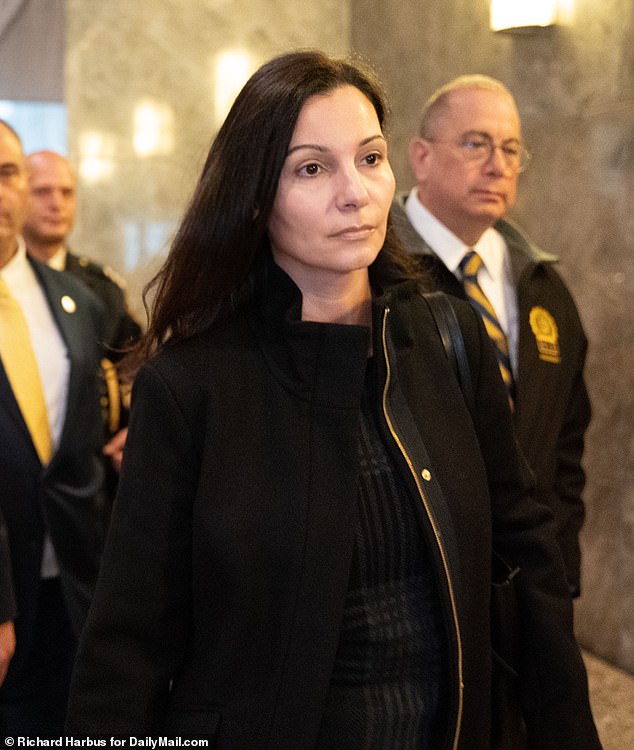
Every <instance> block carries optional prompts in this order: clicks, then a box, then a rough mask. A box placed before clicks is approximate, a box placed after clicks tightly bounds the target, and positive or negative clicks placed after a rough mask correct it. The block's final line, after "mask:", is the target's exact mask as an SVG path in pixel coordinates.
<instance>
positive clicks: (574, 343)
mask: <svg viewBox="0 0 634 750" xmlns="http://www.w3.org/2000/svg"><path fill="white" fill-rule="evenodd" d="M401 204H402V201H401V200H397V201H395V202H394V204H393V206H392V220H393V222H394V227H395V230H396V232H397V234H398V236H399V238H400V239H401V241H402V243H403V244H404V246H405V248H406V249H407V250H408V251H409V252H411V253H414V254H416V255H418V256H419V258H420V262H421V264H422V265H423V267H424V268H426V269H427V270H428V271H429V272H430V273H431V274H432V277H433V280H434V282H435V284H436V286H437V287H438V288H440V289H442V290H443V291H445V292H448V293H449V294H452V295H454V296H456V297H461V298H462V299H464V298H465V293H464V289H463V288H462V284H461V283H460V282H459V281H458V280H457V279H456V277H455V276H454V275H453V273H451V271H449V269H448V268H447V267H446V266H445V265H444V264H443V262H442V261H441V260H440V258H438V256H436V255H435V254H434V253H433V251H432V249H431V248H430V247H429V245H428V244H427V243H426V242H425V240H424V239H423V238H422V237H421V236H420V235H419V234H418V233H417V232H416V231H415V230H414V228H413V227H412V225H411V224H410V222H409V219H408V218H407V214H405V212H404V211H403V208H402V205H401ZM495 228H496V229H497V230H498V231H499V232H500V233H501V234H502V236H503V237H504V239H505V240H506V243H507V245H508V248H509V252H510V259H511V267H512V270H513V276H514V281H515V286H516V290H517V302H518V313H519V337H518V349H519V357H518V372H517V373H514V375H515V388H516V391H515V412H514V421H515V428H516V430H517V436H518V438H519V442H520V445H521V447H522V450H523V451H524V454H525V456H526V458H527V459H528V463H529V464H530V466H531V468H532V469H533V471H534V473H535V477H536V482H537V499H538V500H540V501H541V502H543V503H544V504H546V505H548V506H549V507H550V508H551V510H552V511H553V513H554V515H555V518H556V521H557V534H558V541H559V545H560V548H561V551H562V553H563V557H564V563H565V567H566V575H567V578H568V584H569V586H570V590H571V593H572V594H573V595H578V594H579V592H580V566H581V554H580V550H579V530H580V529H581V526H582V524H583V520H584V515H585V511H584V505H583V500H582V491H583V487H584V485H585V474H584V471H583V468H582V466H581V458H582V455H583V447H584V435H585V431H586V429H587V427H588V424H589V422H590V402H589V400H588V394H587V391H586V387H585V383H584V379H583V367H584V363H585V357H586V350H587V340H586V336H585V333H584V331H583V327H582V325H581V321H580V319H579V314H578V312H577V308H576V306H575V303H574V301H573V299H572V296H571V295H570V292H569V291H568V289H567V288H566V286H565V284H564V282H563V281H562V279H561V277H560V276H559V274H558V273H557V271H556V270H555V268H554V263H555V261H556V260H557V258H556V257H555V256H554V255H551V254H550V253H546V252H544V251H543V250H540V249H539V248H537V247H536V246H535V245H533V244H532V243H530V242H529V241H528V240H527V239H526V237H525V236H524V235H523V233H522V232H521V231H520V230H519V229H518V228H517V227H516V226H515V225H513V224H512V223H510V222H509V221H499V222H498V223H497V224H496V225H495ZM535 308H544V309H545V310H547V311H548V313H549V314H550V315H551V316H552V319H554V321H555V324H556V326H557V329H558V346H559V350H560V351H559V360H560V361H558V362H550V361H545V360H544V359H542V358H541V357H540V351H539V346H538V340H537V336H536V335H535V333H534V332H533V329H532V327H531V322H530V318H531V311H533V310H534V309H535Z"/></svg>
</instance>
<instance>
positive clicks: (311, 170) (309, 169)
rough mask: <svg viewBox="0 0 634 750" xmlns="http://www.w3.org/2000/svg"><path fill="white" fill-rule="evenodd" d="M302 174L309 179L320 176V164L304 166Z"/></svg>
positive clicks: (301, 169) (301, 170)
mask: <svg viewBox="0 0 634 750" xmlns="http://www.w3.org/2000/svg"><path fill="white" fill-rule="evenodd" d="M299 171H300V173H301V174H305V175H308V177H314V176H315V175H317V174H319V172H320V171H321V167H320V166H319V164H314V163H313V164H304V166H303V167H301V168H300V170H299Z"/></svg>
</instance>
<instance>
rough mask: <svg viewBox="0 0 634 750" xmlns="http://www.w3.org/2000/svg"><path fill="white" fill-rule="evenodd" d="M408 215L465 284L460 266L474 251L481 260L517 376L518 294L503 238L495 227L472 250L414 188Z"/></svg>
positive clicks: (482, 281)
mask: <svg viewBox="0 0 634 750" xmlns="http://www.w3.org/2000/svg"><path fill="white" fill-rule="evenodd" d="M405 213H406V214H407V217H408V218H409V220H410V223H411V225H412V226H413V227H414V229H415V230H416V231H417V232H418V234H419V235H420V236H421V237H422V238H423V239H424V240H425V242H426V243H427V244H428V245H429V247H430V248H431V249H432V250H433V251H434V253H435V254H436V255H437V256H438V257H439V258H440V260H442V262H443V263H444V264H445V265H446V266H447V268H448V269H449V270H450V271H451V272H452V273H453V274H454V276H455V277H456V278H457V279H458V280H459V281H460V282H462V275H461V273H460V262H461V261H462V259H463V258H464V256H465V255H466V254H467V253H468V252H469V251H470V250H475V251H476V252H477V253H478V255H479V256H480V257H481V258H482V264H483V265H482V267H481V268H480V270H479V272H478V283H479V284H480V287H481V289H482V291H483V292H484V294H486V296H487V298H488V299H489V302H490V303H491V305H492V306H493V309H494V310H495V314H496V315H497V318H498V321H499V322H500V326H501V327H502V330H503V331H504V333H505V334H506V339H507V342H508V345H509V353H510V357H511V367H512V368H513V372H517V339H518V309H517V292H516V290H515V285H514V284H513V278H512V274H511V264H510V260H509V257H508V248H507V246H506V242H505V241H504V238H503V237H502V235H501V234H500V233H499V232H498V231H497V230H496V229H494V228H493V227H490V228H489V229H487V230H486V231H485V232H484V233H483V234H482V236H481V237H480V239H479V240H478V241H477V242H476V244H475V245H474V246H473V247H469V246H467V245H465V244H464V242H463V241H462V240H461V239H460V238H458V237H456V235H455V234H454V233H453V232H452V231H451V230H450V229H448V228H447V227H446V226H445V225H444V224H443V223H442V222H440V221H439V220H438V219H437V218H436V217H435V216H434V215H433V214H432V213H431V212H430V211H429V210H428V209H427V208H425V206H423V204H422V203H421V202H420V200H419V199H418V189H417V188H416V187H414V188H412V190H411V192H410V194H409V196H408V197H407V200H406V201H405Z"/></svg>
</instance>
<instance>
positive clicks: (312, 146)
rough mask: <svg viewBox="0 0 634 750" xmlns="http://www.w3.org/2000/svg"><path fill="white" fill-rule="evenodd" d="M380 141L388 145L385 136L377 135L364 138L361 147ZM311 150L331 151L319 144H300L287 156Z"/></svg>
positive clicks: (290, 150)
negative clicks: (295, 152)
mask: <svg viewBox="0 0 634 750" xmlns="http://www.w3.org/2000/svg"><path fill="white" fill-rule="evenodd" d="M375 140H380V141H383V142H384V143H387V139H386V138H385V136H384V135H381V134H377V135H371V136H369V137H368V138H364V139H363V140H362V141H361V142H360V143H359V147H362V146H367V144H368V143H371V142H372V141H375ZM303 148H306V149H310V150H311V151H320V152H322V153H326V152H327V151H330V149H329V148H328V147H326V146H321V145H320V144H318V143H298V144H297V145H296V146H291V147H289V149H288V151H287V152H286V155H287V156H288V155H289V154H292V153H293V152H294V151H299V150H300V149H303Z"/></svg>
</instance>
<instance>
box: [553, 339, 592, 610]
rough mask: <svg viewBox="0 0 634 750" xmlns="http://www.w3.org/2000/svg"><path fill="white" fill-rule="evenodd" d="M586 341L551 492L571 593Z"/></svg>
mask: <svg viewBox="0 0 634 750" xmlns="http://www.w3.org/2000/svg"><path fill="white" fill-rule="evenodd" d="M586 348H587V344H586V342H585V337H584V342H583V346H582V354H581V357H580V362H579V363H578V366H577V369H576V372H575V376H574V382H573V384H572V388H571V391H570V398H569V399H568V404H567V407H566V413H565V417H564V421H563V424H562V426H561V431H560V433H559V436H558V439H557V467H556V476H555V488H554V490H555V492H556V493H557V495H558V503H557V505H556V507H557V508H558V518H557V521H558V524H557V537H558V542H559V546H560V548H561V550H562V553H563V556H564V565H565V568H566V577H567V579H568V587H569V590H570V593H571V594H572V595H573V596H579V594H580V593H581V551H580V548H579V532H580V531H581V527H582V526H583V522H584V518H585V506H584V503H583V498H582V495H583V489H584V486H585V482H586V477H585V472H584V470H583V466H582V464H581V459H582V457H583V450H584V439H585V433H586V430H587V428H588V424H589V423H590V414H591V409H590V400H589V398H588V393H587V390H586V386H585V382H584V378H583V366H584V361H585V352H586Z"/></svg>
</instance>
